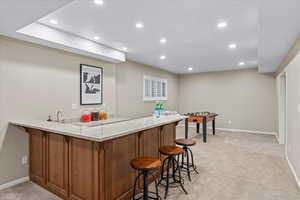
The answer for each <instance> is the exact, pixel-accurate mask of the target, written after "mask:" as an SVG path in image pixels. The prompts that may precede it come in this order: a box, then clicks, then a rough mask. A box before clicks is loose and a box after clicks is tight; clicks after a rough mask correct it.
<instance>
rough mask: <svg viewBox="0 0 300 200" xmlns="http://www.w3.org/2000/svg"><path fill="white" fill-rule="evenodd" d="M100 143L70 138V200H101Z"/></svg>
mask: <svg viewBox="0 0 300 200" xmlns="http://www.w3.org/2000/svg"><path fill="white" fill-rule="evenodd" d="M98 145H99V143H96V142H92V141H87V140H82V139H77V138H70V141H69V193H70V194H69V199H70V200H99V199H100V198H99V153H98V151H99V146H98Z"/></svg>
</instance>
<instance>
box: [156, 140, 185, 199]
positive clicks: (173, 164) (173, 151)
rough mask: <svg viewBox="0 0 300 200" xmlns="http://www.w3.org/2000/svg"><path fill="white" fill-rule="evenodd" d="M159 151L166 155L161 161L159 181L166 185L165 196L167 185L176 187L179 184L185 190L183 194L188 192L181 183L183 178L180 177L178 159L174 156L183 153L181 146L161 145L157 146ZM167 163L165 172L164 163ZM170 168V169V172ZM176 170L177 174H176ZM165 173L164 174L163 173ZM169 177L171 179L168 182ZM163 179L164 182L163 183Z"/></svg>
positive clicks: (167, 189)
mask: <svg viewBox="0 0 300 200" xmlns="http://www.w3.org/2000/svg"><path fill="white" fill-rule="evenodd" d="M159 152H160V153H161V154H162V155H165V156H167V158H165V160H164V161H163V164H162V168H161V178H160V181H159V184H162V185H164V186H165V187H166V189H165V198H167V196H168V191H169V187H178V186H180V187H181V188H182V190H183V191H184V192H185V194H188V193H187V191H186V190H185V188H184V186H183V184H184V180H183V178H182V177H181V169H180V165H179V163H178V161H177V160H176V156H179V155H180V154H182V153H183V150H182V148H180V147H177V146H162V147H160V148H159ZM166 163H167V168H166V172H164V171H165V167H166V166H165V165H166ZM170 170H172V172H171V174H170ZM177 172H178V175H177V174H176V173H177ZM165 174H166V175H165ZM170 179H173V180H171V182H170ZM163 181H164V183H163Z"/></svg>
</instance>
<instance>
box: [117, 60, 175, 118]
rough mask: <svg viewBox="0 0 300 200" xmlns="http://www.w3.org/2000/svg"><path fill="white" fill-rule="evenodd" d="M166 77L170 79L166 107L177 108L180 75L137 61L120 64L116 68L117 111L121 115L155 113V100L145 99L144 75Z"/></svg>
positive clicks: (132, 115)
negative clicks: (147, 100) (148, 100)
mask: <svg viewBox="0 0 300 200" xmlns="http://www.w3.org/2000/svg"><path fill="white" fill-rule="evenodd" d="M144 75H146V76H154V77H158V78H160V77H161V78H164V79H167V81H168V101H166V102H165V104H164V107H165V109H170V110H177V89H178V77H177V76H176V75H174V74H171V73H169V72H165V71H162V70H159V69H156V68H152V67H149V66H147V65H141V64H138V63H135V62H126V63H122V64H119V65H118V66H117V70H116V81H117V100H116V101H117V112H118V113H119V114H120V115H125V116H130V117H136V116H145V115H149V114H150V113H153V111H154V105H155V102H145V101H143V100H142V99H143V84H140V83H143V76H144Z"/></svg>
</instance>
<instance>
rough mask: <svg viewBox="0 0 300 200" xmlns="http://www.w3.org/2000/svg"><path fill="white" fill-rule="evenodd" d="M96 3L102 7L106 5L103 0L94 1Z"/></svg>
mask: <svg viewBox="0 0 300 200" xmlns="http://www.w3.org/2000/svg"><path fill="white" fill-rule="evenodd" d="M94 3H95V4H96V5H99V6H102V5H103V4H104V1H103V0H94Z"/></svg>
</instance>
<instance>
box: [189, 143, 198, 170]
mask: <svg viewBox="0 0 300 200" xmlns="http://www.w3.org/2000/svg"><path fill="white" fill-rule="evenodd" d="M187 150H188V151H189V152H190V155H191V158H192V167H193V169H194V171H195V172H196V173H197V174H199V172H198V171H197V167H196V165H195V163H194V155H193V152H192V150H191V149H190V148H187Z"/></svg>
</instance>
